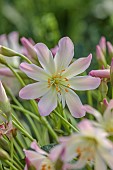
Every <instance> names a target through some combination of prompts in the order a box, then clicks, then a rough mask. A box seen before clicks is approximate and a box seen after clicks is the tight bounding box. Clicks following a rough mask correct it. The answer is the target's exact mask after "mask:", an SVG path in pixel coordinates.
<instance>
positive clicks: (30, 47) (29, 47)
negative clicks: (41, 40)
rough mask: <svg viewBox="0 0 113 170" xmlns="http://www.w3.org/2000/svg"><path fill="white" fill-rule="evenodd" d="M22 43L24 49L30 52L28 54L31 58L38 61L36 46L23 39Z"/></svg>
mask: <svg viewBox="0 0 113 170" xmlns="http://www.w3.org/2000/svg"><path fill="white" fill-rule="evenodd" d="M21 43H22V44H23V45H24V47H25V48H26V50H27V51H28V54H29V55H30V57H31V58H33V59H34V60H37V53H36V51H35V48H34V46H33V45H32V44H31V43H30V41H29V40H28V39H27V38H25V37H23V38H21Z"/></svg>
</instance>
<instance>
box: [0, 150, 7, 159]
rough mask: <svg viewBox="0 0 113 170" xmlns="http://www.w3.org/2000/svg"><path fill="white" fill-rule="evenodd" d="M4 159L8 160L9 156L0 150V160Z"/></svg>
mask: <svg viewBox="0 0 113 170" xmlns="http://www.w3.org/2000/svg"><path fill="white" fill-rule="evenodd" d="M5 159H9V154H8V153H7V152H6V151H5V150H3V149H2V148H0V160H5Z"/></svg>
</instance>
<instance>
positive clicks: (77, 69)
mask: <svg viewBox="0 0 113 170" xmlns="http://www.w3.org/2000/svg"><path fill="white" fill-rule="evenodd" d="M91 59H92V54H90V55H89V56H88V57H85V58H79V59H77V60H76V61H75V62H74V63H72V64H71V65H70V66H69V67H68V68H67V69H66V70H65V71H64V72H63V74H62V75H63V77H67V78H72V77H74V76H76V75H78V74H80V73H82V72H84V71H85V70H86V69H87V68H88V67H89V65H90V63H91Z"/></svg>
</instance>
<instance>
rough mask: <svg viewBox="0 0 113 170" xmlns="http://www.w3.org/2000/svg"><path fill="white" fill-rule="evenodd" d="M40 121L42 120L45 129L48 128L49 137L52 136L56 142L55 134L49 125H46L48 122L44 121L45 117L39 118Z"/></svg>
mask: <svg viewBox="0 0 113 170" xmlns="http://www.w3.org/2000/svg"><path fill="white" fill-rule="evenodd" d="M40 119H41V120H42V122H44V124H45V125H46V127H47V128H48V130H49V132H50V134H51V136H53V138H54V139H55V140H56V141H57V142H58V136H57V134H56V133H55V132H54V130H53V129H52V128H51V126H50V124H49V123H48V121H47V120H46V118H45V117H40Z"/></svg>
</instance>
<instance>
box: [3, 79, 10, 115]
mask: <svg viewBox="0 0 113 170" xmlns="http://www.w3.org/2000/svg"><path fill="white" fill-rule="evenodd" d="M0 110H2V112H4V113H5V114H8V113H9V112H10V110H11V106H10V103H9V100H8V97H7V95H6V92H5V89H4V87H3V85H2V83H1V81H0Z"/></svg>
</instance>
